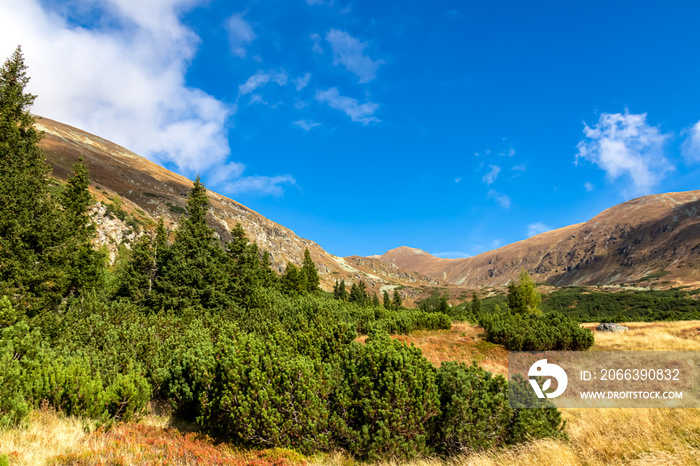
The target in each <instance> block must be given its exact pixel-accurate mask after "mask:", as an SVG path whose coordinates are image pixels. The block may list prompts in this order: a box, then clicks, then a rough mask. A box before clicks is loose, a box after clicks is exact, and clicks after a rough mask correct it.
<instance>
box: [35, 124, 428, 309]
mask: <svg viewBox="0 0 700 466" xmlns="http://www.w3.org/2000/svg"><path fill="white" fill-rule="evenodd" d="M37 127H38V129H40V130H42V131H44V137H43V139H42V141H41V143H40V145H41V147H42V149H43V150H44V152H45V153H46V158H47V161H48V162H49V163H50V164H51V165H52V166H53V172H52V176H53V177H54V178H56V179H59V180H66V179H67V177H68V174H69V173H70V169H71V167H72V166H73V164H74V163H75V162H76V161H77V160H78V158H79V157H83V158H84V160H85V164H86V165H87V167H88V170H89V172H90V191H91V193H92V194H93V196H94V197H95V199H96V200H97V201H104V202H105V203H107V204H109V203H112V202H113V199H114V198H115V195H117V194H118V195H119V197H120V198H121V199H122V202H123V205H124V210H126V211H127V212H128V213H130V214H133V215H134V216H135V217H136V218H138V219H140V220H142V221H144V222H148V221H151V222H153V221H155V220H156V219H157V218H158V217H163V219H164V220H165V222H166V224H168V225H171V226H175V225H177V224H178V223H179V222H180V217H181V216H182V213H183V212H184V211H185V210H184V208H185V205H186V201H187V194H188V192H189V191H190V189H191V188H192V181H191V180H188V179H187V178H185V177H183V176H180V175H177V174H175V173H173V172H171V171H169V170H167V169H165V168H163V167H161V166H159V165H157V164H155V163H153V162H151V161H149V160H147V159H145V158H143V157H140V156H138V155H137V154H135V153H133V152H131V151H129V150H127V149H125V148H123V147H121V146H119V145H117V144H114V143H112V142H110V141H107V140H105V139H103V138H100V137H99V136H95V135H93V134H90V133H87V132H85V131H82V130H80V129H77V128H74V127H71V126H68V125H65V124H63V123H59V122H57V121H54V120H50V119H48V118H41V117H38V120H37ZM209 201H210V203H211V209H210V211H209V223H210V225H212V226H213V227H214V228H215V229H216V231H217V233H218V234H219V235H220V236H221V237H222V238H224V239H228V237H229V233H228V232H229V231H230V230H231V229H232V228H233V227H234V226H235V225H236V223H240V224H241V225H242V226H243V228H245V231H246V233H247V234H248V237H249V238H250V239H251V240H252V241H254V242H256V243H257V244H258V246H260V247H261V248H263V249H266V250H267V251H269V252H270V254H271V259H272V262H273V266H274V267H275V268H276V269H277V270H278V271H283V270H284V267H285V266H286V264H287V261H291V262H294V263H296V264H297V265H301V263H302V260H303V255H304V249H305V248H308V249H309V252H310V253H311V257H312V258H313V260H314V262H315V263H316V266H317V268H318V269H319V273H320V275H321V278H322V286H323V287H324V288H325V289H332V287H333V283H334V281H335V279H338V280H340V279H344V280H345V281H346V282H347V284H348V287H349V286H350V284H351V283H352V282H357V281H359V280H364V281H365V282H366V283H367V285H368V289H369V290H370V291H374V292H376V293H379V292H380V290H381V289H382V288H383V287H384V288H385V289H392V288H394V287H397V286H401V285H408V286H411V285H414V284H416V283H419V282H420V283H423V284H428V285H430V284H437V283H438V281H437V280H434V279H431V278H427V277H425V276H422V275H420V274H418V273H414V272H411V271H403V270H400V268H399V267H396V266H386V265H385V266H383V269H386V270H391V273H390V275H391V276H390V277H389V276H387V277H382V276H380V275H376V274H373V273H372V270H371V268H366V267H359V268H356V267H354V266H353V265H351V264H349V263H347V262H346V261H345V259H343V258H342V257H336V256H334V255H332V254H329V253H328V252H326V251H324V250H323V249H322V248H321V247H320V246H319V245H318V244H316V243H315V242H313V241H310V240H308V239H304V238H301V237H300V236H298V235H296V234H295V233H294V232H293V231H291V230H290V229H288V228H285V227H284V226H282V225H280V224H278V223H275V222H273V221H271V220H269V219H268V218H266V217H264V216H262V215H260V214H259V213H257V212H255V211H253V210H251V209H249V208H248V207H246V206H244V205H242V204H240V203H238V202H236V201H234V200H232V199H229V198H227V197H225V196H222V195H220V194H217V193H215V192H213V191H209ZM104 212H105V208H104V207H100V206H99V203H98V205H97V206H96V207H95V209H94V214H93V217H94V223H95V224H96V226H97V229H98V243H99V245H106V246H107V247H108V248H109V249H110V251H111V253H112V257H114V255H115V254H116V251H117V250H118V247H119V245H120V244H122V243H123V244H126V245H128V243H129V242H130V241H129V240H131V241H133V239H134V238H135V237H136V236H138V233H136V232H134V231H133V228H132V227H130V226H129V225H127V224H126V223H124V222H122V221H119V220H118V219H109V218H107V217H105V216H104ZM401 293H402V294H403V295H404V297H410V295H411V293H410V292H409V291H408V290H407V291H401Z"/></svg>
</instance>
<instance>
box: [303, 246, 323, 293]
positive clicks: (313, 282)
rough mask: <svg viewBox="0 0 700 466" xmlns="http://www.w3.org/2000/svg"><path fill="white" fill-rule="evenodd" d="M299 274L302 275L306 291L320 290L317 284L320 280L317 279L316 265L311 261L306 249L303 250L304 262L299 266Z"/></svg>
mask: <svg viewBox="0 0 700 466" xmlns="http://www.w3.org/2000/svg"><path fill="white" fill-rule="evenodd" d="M301 273H302V274H303V275H304V280H305V282H306V291H318V290H320V288H319V284H320V283H321V279H320V278H319V277H318V271H317V270H316V264H314V261H313V260H312V259H311V253H309V250H308V249H304V262H303V264H302V266H301Z"/></svg>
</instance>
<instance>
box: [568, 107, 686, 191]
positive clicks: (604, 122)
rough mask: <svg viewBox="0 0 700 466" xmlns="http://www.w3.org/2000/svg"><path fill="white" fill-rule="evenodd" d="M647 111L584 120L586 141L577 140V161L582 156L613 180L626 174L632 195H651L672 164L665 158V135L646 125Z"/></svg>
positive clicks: (604, 114)
mask: <svg viewBox="0 0 700 466" xmlns="http://www.w3.org/2000/svg"><path fill="white" fill-rule="evenodd" d="M646 117H647V114H646V113H642V114H630V113H628V112H625V113H624V114H623V113H603V114H601V115H600V118H599V120H598V123H597V124H596V125H595V126H593V127H590V126H588V125H587V124H585V123H584V129H583V132H584V134H585V135H586V138H587V139H585V140H582V141H581V142H579V143H578V154H577V155H576V162H577V163H578V161H579V159H581V158H583V159H586V160H588V161H589V162H592V163H594V164H596V165H597V166H598V167H599V168H601V169H602V170H604V171H605V172H606V173H607V175H608V176H609V177H610V178H611V179H613V180H615V179H617V178H620V177H622V176H628V177H629V178H630V180H631V182H632V187H631V189H628V190H626V191H628V192H627V194H631V195H644V194H650V193H651V192H652V189H653V188H654V186H656V185H657V184H658V183H659V181H661V179H663V177H664V176H665V175H666V173H668V172H669V171H672V170H674V166H673V165H672V164H671V163H670V162H669V161H668V159H666V157H664V155H663V146H664V143H665V142H666V140H667V139H668V135H666V134H662V133H661V131H659V129H658V128H656V127H653V126H649V125H648V124H647V122H646Z"/></svg>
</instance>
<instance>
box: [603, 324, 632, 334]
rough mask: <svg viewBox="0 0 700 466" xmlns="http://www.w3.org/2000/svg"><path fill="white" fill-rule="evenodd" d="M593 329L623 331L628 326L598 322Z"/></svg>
mask: <svg viewBox="0 0 700 466" xmlns="http://www.w3.org/2000/svg"><path fill="white" fill-rule="evenodd" d="M595 329H596V330H597V331H599V332H625V331H627V330H629V327H625V326H624V325H620V324H600V325H598V326H597V327H596V328H595Z"/></svg>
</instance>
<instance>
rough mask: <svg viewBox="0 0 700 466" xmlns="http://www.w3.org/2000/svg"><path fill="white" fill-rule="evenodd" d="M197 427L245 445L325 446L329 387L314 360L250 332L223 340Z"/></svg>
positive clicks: (305, 448) (307, 449) (303, 448)
mask: <svg viewBox="0 0 700 466" xmlns="http://www.w3.org/2000/svg"><path fill="white" fill-rule="evenodd" d="M217 359H218V364H217V367H216V375H215V379H214V382H213V384H212V387H211V388H210V389H209V390H208V391H207V392H206V393H204V394H203V395H202V416H201V417H200V418H199V423H200V425H201V426H202V427H203V428H204V429H205V430H206V431H208V432H210V433H212V434H215V435H217V436H219V437H222V438H226V439H229V440H234V441H238V442H242V443H244V444H248V445H255V446H265V447H292V448H298V449H300V450H301V451H303V452H312V451H315V450H318V449H327V448H328V447H329V445H330V422H329V420H330V410H329V407H328V396H329V393H330V391H331V386H330V383H329V381H328V380H326V379H325V378H324V377H323V369H322V367H321V366H319V363H318V362H317V361H313V360H311V359H310V358H307V357H304V356H294V355H293V354H290V353H289V352H288V351H285V350H284V349H282V348H280V347H279V346H277V345H275V344H274V343H273V342H271V341H270V340H269V339H268V340H264V339H261V338H260V337H256V336H253V335H241V336H240V337H239V338H238V339H236V340H235V341H230V340H227V339H222V341H221V342H220V345H219V348H218V355H217Z"/></svg>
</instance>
